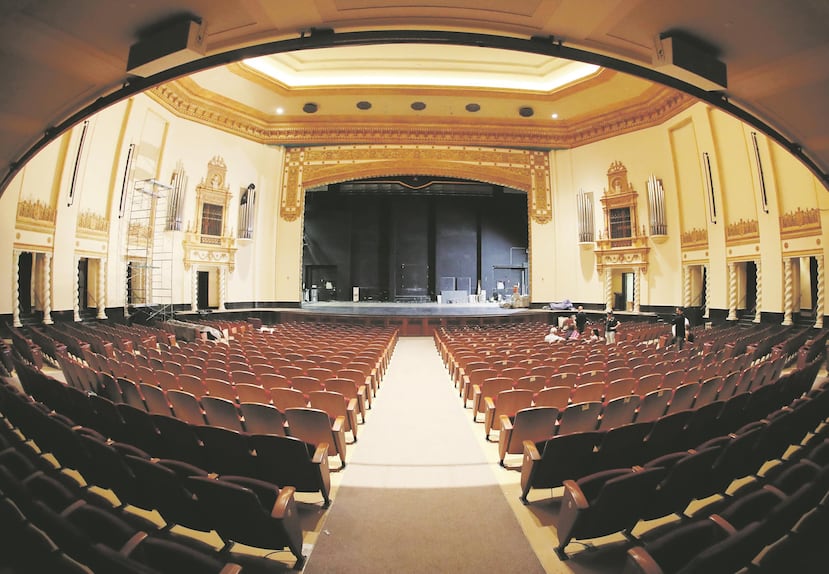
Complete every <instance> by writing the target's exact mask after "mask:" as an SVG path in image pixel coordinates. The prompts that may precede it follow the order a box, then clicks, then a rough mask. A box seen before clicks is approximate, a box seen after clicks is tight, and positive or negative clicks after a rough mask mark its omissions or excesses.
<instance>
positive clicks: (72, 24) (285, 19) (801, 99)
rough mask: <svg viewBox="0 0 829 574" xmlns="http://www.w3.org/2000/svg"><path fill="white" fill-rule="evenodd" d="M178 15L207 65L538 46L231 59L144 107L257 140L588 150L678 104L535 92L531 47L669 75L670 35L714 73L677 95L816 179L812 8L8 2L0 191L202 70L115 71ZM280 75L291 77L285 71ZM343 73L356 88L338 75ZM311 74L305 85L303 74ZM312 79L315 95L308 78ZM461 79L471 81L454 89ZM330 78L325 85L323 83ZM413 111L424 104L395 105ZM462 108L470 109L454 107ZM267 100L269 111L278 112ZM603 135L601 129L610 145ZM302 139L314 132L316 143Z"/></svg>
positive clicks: (824, 148)
mask: <svg viewBox="0 0 829 574" xmlns="http://www.w3.org/2000/svg"><path fill="white" fill-rule="evenodd" d="M183 15H185V16H190V17H193V18H198V19H199V20H200V21H201V22H202V23H203V26H204V28H203V30H204V35H205V47H206V49H205V55H206V56H207V57H208V60H205V61H204V62H207V63H208V64H209V65H211V66H213V65H218V64H223V63H227V62H232V61H235V60H237V59H238V58H239V55H240V53H238V52H235V53H234V52H232V51H234V50H240V49H241V50H247V53H245V54H244V55H259V54H264V53H266V52H267V48H261V49H260V48H256V47H257V46H260V45H262V44H268V43H272V42H280V41H282V42H287V43H288V44H289V45H290V46H292V47H296V48H303V49H306V48H310V47H317V46H338V45H342V44H346V43H347V42H345V41H343V40H341V39H343V38H347V37H348V35H349V34H359V33H365V34H370V33H376V34H378V35H379V34H383V33H389V32H390V31H403V30H406V31H409V33H410V34H412V33H416V32H417V31H421V32H422V34H423V36H428V35H429V34H432V33H435V32H437V31H442V32H447V33H457V34H463V33H474V34H481V35H486V36H487V37H491V38H496V39H498V38H501V39H504V41H505V42H506V43H507V44H509V41H510V40H515V41H516V42H519V43H521V42H523V44H521V45H522V46H524V45H531V46H539V50H538V51H540V52H543V53H544V54H545V55H544V57H539V56H538V55H537V54H522V53H521V52H516V51H509V52H503V51H500V52H499V51H489V50H484V49H483V48H480V49H476V46H479V45H480V44H479V43H478V42H477V41H475V40H474V39H473V40H470V41H469V42H461V43H466V44H467V45H466V46H465V47H464V48H463V49H459V50H455V51H454V52H453V51H452V50H449V48H448V47H447V42H446V41H445V40H443V41H442V42H441V43H442V44H443V45H438V46H437V47H432V48H430V50H431V52H428V51H427V52H423V53H421V54H420V55H417V54H415V52H414V51H413V50H411V49H407V46H406V44H405V43H403V42H400V43H397V42H395V45H394V46H393V47H388V46H383V47H381V46H371V47H370V48H368V49H366V48H363V47H359V48H353V49H352V48H349V49H343V50H339V51H337V50H335V51H331V50H328V49H326V50H317V51H315V50H308V51H303V52H292V53H285V54H282V55H280V56H279V57H278V58H277V60H278V62H277V63H276V64H273V65H278V66H281V67H282V69H283V74H282V76H281V77H280V79H279V80H276V81H275V80H272V79H267V78H266V76H265V75H264V74H262V73H261V70H260V71H256V70H254V69H253V68H251V67H250V66H248V65H241V64H234V65H232V66H230V67H228V68H224V69H218V68H217V69H212V70H208V71H205V72H202V73H201V74H199V75H198V76H195V77H193V78H189V79H187V80H183V81H180V82H175V83H173V84H169V85H168V86H167V87H166V88H165V89H161V88H159V89H157V90H155V92H154V95H155V97H157V98H159V99H160V100H164V99H165V94H167V95H168V96H170V95H171V94H173V95H175V94H176V93H177V92H178V91H179V90H184V91H186V92H187V93H188V95H192V96H193V97H196V98H198V97H203V98H205V97H206V96H211V95H212V94H219V95H221V96H222V97H223V98H226V100H225V101H228V102H231V103H232V104H233V105H232V106H231V107H234V106H235V108H236V110H237V111H239V112H240V113H244V114H247V115H248V116H249V118H250V119H249V121H251V122H252V124H253V125H254V127H255V128H256V130H261V134H260V135H257V137H260V139H262V140H263V141H268V137H269V135H268V134H270V135H273V134H279V133H283V131H284V130H285V129H298V128H299V127H300V126H303V125H304V126H306V127H307V126H311V127H313V128H314V129H317V128H318V127H319V125H320V124H322V123H327V124H330V123H331V122H332V121H334V123H335V124H337V125H347V124H349V123H354V122H360V123H365V122H369V123H371V122H374V123H377V124H380V123H383V122H391V121H394V122H400V121H403V122H411V123H418V122H421V121H424V118H428V119H427V121H428V122H430V123H433V124H449V125H455V126H457V127H459V128H461V131H462V132H464V133H466V131H468V130H466V128H467V127H468V126H478V125H481V124H484V127H485V128H486V126H494V127H492V128H491V129H493V130H496V128H497V130H501V131H504V132H506V133H511V132H510V130H512V133H514V134H516V135H515V139H514V140H510V139H508V140H507V142H506V145H526V146H542V147H544V145H545V144H546V146H547V147H555V146H557V145H561V146H573V145H580V144H582V143H585V142H586V141H590V140H589V138H587V137H585V133H586V129H587V126H589V125H590V124H591V123H596V122H599V123H604V124H606V125H611V124H613V119H614V118H618V116H619V115H628V116H631V117H638V118H640V119H641V118H644V117H646V116H647V115H648V110H649V108H653V107H657V108H660V109H661V110H663V112H664V113H665V114H669V113H673V112H672V111H673V110H676V109H678V107H681V106H682V105H684V103H687V102H686V100H685V99H683V98H679V99H677V98H676V97H673V96H672V95H671V94H672V91H671V90H670V89H668V88H664V87H661V86H654V85H652V84H651V83H650V82H648V81H644V80H640V79H635V78H630V77H628V76H627V75H625V74H619V73H615V72H612V71H608V70H605V71H599V72H596V73H594V74H593V75H590V76H588V77H586V78H585V79H582V80H580V81H578V82H576V84H574V85H569V86H565V87H560V88H554V87H552V84H550V82H552V79H553V77H554V76H555V75H556V73H557V70H559V67H560V65H559V63H556V62H554V61H553V60H552V59H551V58H548V57H547V55H548V53H555V52H556V46H559V43H560V45H561V46H563V47H564V48H563V50H564V51H567V50H572V51H573V52H577V53H578V54H596V55H597V56H596V57H595V58H596V59H597V60H601V62H599V63H604V60H602V59H603V57H605V56H607V57H611V58H613V62H614V63H616V64H618V65H617V66H615V67H621V68H625V67H626V66H627V65H631V66H634V67H636V68H637V69H639V70H641V71H645V72H648V71H651V70H652V71H655V72H657V74H668V75H671V74H674V73H675V72H676V70H675V69H673V68H665V67H657V66H655V65H654V64H653V62H654V59H655V55H656V51H657V48H658V47H660V40H659V38H660V34H663V33H672V32H683V33H686V34H689V35H691V36H693V37H694V38H696V39H698V40H699V41H701V42H702V43H704V44H705V45H707V46H709V47H710V48H711V49H712V50H713V51H715V52H716V56H717V57H718V58H719V60H721V61H722V62H724V63H725V64H726V65H727V67H728V86H727V88H725V89H724V90H721V91H719V92H717V93H715V94H710V93H708V92H705V90H703V89H700V88H699V87H698V86H697V87H695V86H693V85H688V86H684V87H688V88H689V89H691V91H692V92H694V94H695V95H697V96H702V97H709V98H710V101H712V102H714V103H716V104H719V105H722V106H724V107H725V109H726V111H731V112H732V113H735V114H736V115H739V116H743V117H749V118H751V117H756V118H759V120H758V121H757V122H756V125H758V126H759V127H760V129H763V130H764V131H766V132H767V133H770V134H771V135H772V136H773V137H775V138H776V139H777V140H778V141H780V142H781V143H783V144H784V145H786V146H787V147H788V148H789V149H791V150H792V151H793V152H794V153H796V154H799V155H800V156H801V158H802V159H803V160H804V161H805V162H806V163H807V165H809V167H810V168H811V169H812V170H813V171H814V172H815V173H817V174H818V175H819V176H820V177H821V178H823V180H824V182H829V176H827V172H829V115H827V114H826V113H825V109H826V105H827V103H829V34H827V33H826V27H827V23H829V3H827V2H824V1H804V2H797V3H792V2H784V1H782V0H731V1H729V2H721V1H719V0H700V1H697V2H686V1H682V0H605V1H602V2H583V1H582V0H511V1H510V2H502V1H500V0H475V1H472V0H441V1H440V2H437V1H435V2H421V3H417V4H414V3H411V2H408V1H403V0H305V1H303V2H295V1H294V2H289V1H287V0H286V1H273V0H244V1H242V0H240V1H227V2H215V1H211V0H185V1H178V2H176V1H172V0H142V1H138V0H135V1H127V0H123V1H112V0H78V1H73V2H65V1H64V0H16V1H10V2H3V3H2V4H0V66H2V69H3V70H4V72H5V74H4V76H5V79H6V81H4V82H3V83H2V84H0V176H2V177H3V178H4V179H3V180H2V182H0V186H2V187H5V184H7V183H8V181H9V177H10V176H11V175H13V174H14V173H15V172H16V170H17V169H18V168H19V166H20V165H21V162H22V161H25V160H26V159H28V157H29V156H30V155H31V154H32V153H34V152H35V151H36V150H37V149H38V148H39V147H40V146H42V145H44V144H45V143H46V142H47V141H49V139H50V138H52V137H54V135H55V134H57V133H59V132H60V131H62V130H64V129H66V128H68V127H70V126H71V125H72V124H73V123H74V122H76V121H78V120H79V119H81V118H82V117H83V116H84V115H85V114H87V113H90V112H91V111H93V110H94V109H95V108H96V106H102V105H106V104H109V103H112V102H113V101H116V100H117V99H119V98H122V97H125V96H128V95H130V94H131V93H134V92H135V91H136V90H140V89H144V88H146V87H150V86H152V85H153V84H155V83H158V82H159V81H160V80H162V79H163V80H169V79H173V78H175V77H177V76H179V75H181V74H182V73H184V72H185V71H186V72H189V71H193V70H195V69H197V68H198V67H200V66H202V65H203V64H199V63H194V64H191V65H185V66H184V67H182V68H179V69H175V70H172V71H168V72H161V73H160V74H159V75H158V76H155V77H149V78H147V79H144V78H137V77H134V76H133V75H131V74H129V73H127V56H128V53H129V48H130V46H131V45H133V44H134V43H136V42H137V41H138V40H139V38H141V37H145V36H146V34H147V33H148V32H151V31H152V30H153V29H154V28H157V27H158V26H159V25H160V24H162V23H164V22H168V21H170V20H171V19H174V18H177V17H181V16H183ZM312 29H316V30H319V29H332V30H333V31H334V34H333V35H329V34H325V33H319V32H316V33H311V31H312ZM415 35H416V34H415ZM303 36H304V38H305V40H300V39H299V38H300V37H303ZM533 37H535V38H543V40H535V41H534V42H530V41H529V39H530V38H533ZM391 38H392V39H394V36H393V35H392V36H391ZM368 41H369V40H366V39H362V40H360V41H358V42H355V43H357V44H364V43H366V42H368ZM487 42H488V41H487ZM485 43H486V42H485ZM283 45H285V44H283ZM280 49H282V48H280ZM522 49H523V48H522ZM533 51H534V50H532V49H531V50H530V52H533ZM568 53H569V52H568ZM223 54H228V55H227V56H224V55H223ZM470 55H471V56H472V57H470ZM378 57H379V61H378ZM585 59H590V57H587V58H585ZM372 60H374V61H373V62H372ZM369 64H371V65H373V66H374V67H373V68H370V67H367V66H369ZM378 64H380V67H381V68H383V70H384V71H385V72H389V71H392V72H394V73H396V74H399V73H402V72H403V71H405V69H409V70H413V71H415V72H418V71H419V70H426V69H427V67H428V68H430V69H437V73H435V72H434V71H433V72H430V73H429V74H427V73H425V72H424V73H421V74H420V75H421V76H427V75H430V77H433V78H435V80H433V81H427V82H418V81H414V80H411V82H412V83H410V84H408V85H406V87H405V88H401V84H400V82H394V83H393V85H386V84H383V83H378V81H379V72H377V71H376V70H377V67H378ZM427 65H428V66H427ZM419 67H420V68H419ZM285 70H289V71H290V70H293V76H290V75H287V74H286V73H284V72H285ZM355 70H357V71H358V74H357V76H358V77H359V78H360V81H356V80H353V79H352V80H349V77H352V78H354V77H355V75H354V74H353V72H354V71H355ZM372 70H373V71H372ZM312 73H313V74H316V79H314V78H312V79H309V80H302V77H303V76H304V77H310V76H309V74H312ZM435 74H437V75H435ZM325 76H328V79H329V81H328V82H327V84H329V85H323V84H321V83H320V79H319V78H321V77H322V78H324V77H325ZM371 76H373V79H369V77H371ZM461 76H464V77H461ZM519 76H521V77H523V78H524V79H527V78H531V79H532V78H535V79H534V81H535V84H534V85H530V86H527V85H520V86H519V85H518V84H517V83H516V79H517V78H518V77H519ZM470 78H474V79H477V80H478V84H476V85H468V84H469V82H467V80H468V79H470ZM421 79H422V78H421ZM682 79H687V78H686V77H685V76H683V77H682ZM335 80H336V82H337V85H334V86H332V85H330V84H331V83H332V82H334V81H335ZM403 81H406V80H403ZM544 82H547V84H544ZM303 83H304V85H303ZM291 84H294V85H293V86H292V85H291ZM481 84H483V85H481ZM248 88H251V89H248ZM672 97H673V100H672ZM207 99H209V98H207ZM170 101H171V100H168V105H171V107H174V106H172V104H170ZM416 101H417V102H422V103H423V104H425V106H426V107H425V109H422V110H416V109H412V107H411V104H412V103H413V102H416ZM357 102H369V103H370V104H371V108H370V109H368V110H361V109H358V108H357V107H356V106H357ZM308 103H313V104H316V111H315V112H314V113H308V112H304V111H302V108H303V106H305V105H306V104H308ZM467 104H478V105H479V106H480V108H479V110H478V111H477V112H469V111H467V108H466V106H467ZM660 106H661V107H660ZM278 107H282V113H277V111H276V108H278ZM521 107H531V108H532V109H533V112H534V113H533V115H532V116H531V117H529V118H527V117H524V116H521V115H520V114H518V113H517V112H518V110H519V108H521ZM554 113H556V114H558V117H557V118H555V119H553V118H552V114H554ZM528 125H529V126H531V127H532V129H533V131H536V132H538V133H540V135H539V136H537V138H536V140H533V141H526V140H525V141H523V142H522V141H520V139H521V138H520V137H518V134H519V133H520V132H521V131H527V130H526V127H527V126H528ZM618 125H619V124H618V123H617V124H616V127H615V128H613V129H608V130H607V131H606V132H605V133H606V134H607V135H610V134H611V133H612V132H613V131H614V130H615V129H619V128H618ZM640 127H641V126H640ZM486 129H489V128H486ZM486 129H485V130H484V131H486ZM637 129H638V127H637ZM269 130H270V131H269ZM464 130H466V131H464ZM497 130H496V131H497ZM311 131H313V130H311ZM257 133H258V132H257ZM314 133H315V134H316V135H314V136H313V137H318V138H325V137H329V136H330V133H328V134H325V133H320V132H319V131H316V132H314ZM593 137H596V136H595V135H594V136H593ZM599 137H601V136H599Z"/></svg>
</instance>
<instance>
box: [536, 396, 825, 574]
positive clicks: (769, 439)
mask: <svg viewBox="0 0 829 574" xmlns="http://www.w3.org/2000/svg"><path fill="white" fill-rule="evenodd" d="M828 396H829V391H823V393H822V396H819V397H816V398H813V399H804V401H803V403H802V404H800V405H797V406H795V407H794V408H792V409H782V410H780V411H778V412H776V413H774V414H772V415H770V417H769V420H763V421H757V422H755V423H751V424H749V425H746V426H745V427H743V428H741V429H738V430H737V431H736V432H735V433H733V434H732V435H724V436H722V437H716V438H715V439H712V440H710V441H706V442H705V443H703V444H701V445H699V446H698V447H696V448H695V449H691V450H687V451H676V452H672V453H669V454H667V455H663V456H660V457H657V458H655V459H652V460H650V461H648V462H645V463H644V464H642V465H641V466H639V465H637V466H632V467H621V468H611V469H605V470H600V471H598V472H594V473H591V474H588V475H586V476H583V477H581V478H578V479H575V480H574V479H565V480H563V481H562V484H563V486H564V493H563V498H562V505H561V512H560V514H559V516H558V522H557V525H556V526H557V532H558V539H559V544H558V546H557V548H556V550H557V552H558V553H559V554H560V556H561V557H562V558H566V554H565V548H566V546H567V545H568V544H569V542H570V541H571V540H572V539H586V538H598V537H601V536H605V535H608V534H612V533H615V532H630V531H631V530H632V529H633V527H634V526H635V525H636V524H637V523H638V522H640V521H642V520H651V519H655V518H660V517H666V516H669V515H680V516H684V513H685V512H686V509H687V508H689V505H690V504H691V502H692V501H695V500H704V499H707V498H708V497H711V496H712V495H719V496H720V497H721V498H722V497H727V496H728V495H727V491H728V489H729V487H730V486H731V485H732V483H733V482H734V481H735V480H737V479H742V478H745V477H752V478H753V477H756V476H757V474H758V473H759V472H760V470H761V468H763V467H764V465H766V464H768V463H769V462H770V461H773V462H775V463H778V464H786V463H787V461H785V459H784V456H785V455H786V453H787V452H788V451H789V449H790V447H791V446H796V447H800V446H801V443H802V442H803V441H804V440H806V439H807V437H808V436H809V435H810V433H812V432H814V431H815V429H817V428H818V426H819V425H821V424H822V422H823V421H824V420H825V418H826V417H825V415H826V411H825V406H826V404H827V397H828ZM807 405H813V406H814V408H811V407H810V406H807ZM821 456H823V457H824V458H829V457H827V456H826V453H824V454H823V455H821ZM781 461H783V462H781ZM536 470H539V469H538V468H536ZM531 471H532V468H531ZM827 486H829V470H827V471H825V472H824V473H823V479H822V484H821V488H822V492H821V493H819V497H820V498H822V497H823V496H824V495H825V494H826V491H827ZM777 494H779V493H777ZM787 494H792V493H791V492H789V493H787ZM812 494H814V491H812ZM781 498H782V497H781ZM776 502H779V499H777V500H776ZM720 505H721V504H720ZM706 508H707V511H708V512H709V513H710V512H714V511H715V510H716V508H717V503H711V504H710V505H709V506H708V507H706ZM798 508H799V509H800V511H799V514H800V515H802V514H803V513H805V510H806V509H808V505H807V506H806V507H805V508H804V507H802V506H798ZM698 514H699V511H697V512H695V513H694V515H695V516H696V515H698ZM729 571H730V570H729Z"/></svg>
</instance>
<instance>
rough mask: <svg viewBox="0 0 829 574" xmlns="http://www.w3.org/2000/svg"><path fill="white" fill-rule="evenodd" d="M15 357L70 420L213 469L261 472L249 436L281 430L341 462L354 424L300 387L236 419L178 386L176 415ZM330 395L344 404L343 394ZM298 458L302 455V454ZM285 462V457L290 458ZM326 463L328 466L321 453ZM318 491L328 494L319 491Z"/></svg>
mask: <svg viewBox="0 0 829 574" xmlns="http://www.w3.org/2000/svg"><path fill="white" fill-rule="evenodd" d="M15 360H16V362H17V365H16V366H17V369H16V370H17V373H18V376H19V378H20V381H21V383H22V385H23V388H24V390H26V391H27V393H29V394H30V395H32V396H33V397H34V398H35V399H36V400H39V401H43V403H44V404H47V405H49V407H50V408H53V409H54V410H55V411H56V412H58V413H61V414H63V415H65V416H68V417H69V418H70V419H71V420H72V421H73V422H76V423H78V424H81V425H83V426H85V427H89V428H92V429H95V430H96V431H97V432H99V433H101V434H102V435H103V436H106V437H107V438H110V439H113V440H116V441H119V442H126V443H129V444H133V445H135V446H137V447H139V448H141V449H142V450H144V451H146V452H148V453H150V454H151V455H154V456H159V457H163V458H179V459H181V460H185V461H187V462H190V463H191V464H195V465H197V466H207V468H208V469H209V470H211V471H216V472H218V470H217V469H218V468H221V469H222V470H223V472H224V473H225V474H228V473H230V474H242V475H250V476H261V473H260V474H258V475H257V474H256V471H254V470H252V467H253V461H254V460H255V457H254V458H251V457H250V455H251V453H252V452H255V450H256V449H255V448H253V447H252V446H251V445H250V444H249V442H248V440H247V436H248V435H268V436H271V435H272V436H281V437H284V436H285V435H286V434H290V435H291V436H292V437H293V438H295V439H300V440H301V441H303V442H304V443H308V444H311V445H315V446H319V445H321V444H325V445H326V448H325V449H323V451H325V452H327V453H328V455H330V456H338V457H339V459H340V464H341V466H343V467H344V466H345V458H346V444H347V442H346V435H345V433H346V432H347V431H349V430H352V427H351V426H350V425H351V423H355V425H356V417H354V416H352V417H351V421H350V422H349V423H346V421H345V417H344V416H337V417H334V418H333V419H332V418H331V417H329V415H328V413H327V412H326V411H324V410H321V409H317V408H311V407H308V406H307V399H305V398H304V397H303V396H302V394H301V393H299V392H298V391H291V392H294V393H296V394H297V395H299V396H298V397H297V398H298V400H299V403H298V404H297V406H295V407H292V408H287V409H286V410H285V411H284V412H282V411H280V410H278V409H277V408H276V407H274V406H272V405H266V404H260V403H243V405H241V406H240V407H241V408H243V409H244V411H243V412H244V414H245V418H244V421H241V420H240V419H239V418H238V416H237V407H236V405H234V404H233V403H231V402H230V401H227V400H224V399H216V398H211V397H203V401H204V405H205V406H207V408H208V409H209V410H208V411H203V410H202V408H203V407H202V404H201V403H200V401H198V400H197V399H196V398H195V397H192V396H191V395H187V394H186V393H182V397H189V399H190V401H192V403H189V402H182V403H181V409H180V410H179V411H178V412H177V416H172V415H171V413H170V412H169V411H168V412H167V413H166V414H164V413H155V414H154V413H151V412H148V411H147V410H145V409H144V408H142V407H138V406H134V405H133V404H130V403H126V402H120V403H114V402H112V401H110V400H109V399H107V398H106V397H104V396H101V395H95V394H92V395H86V394H84V393H82V392H81V391H78V390H77V389H75V388H73V387H70V386H69V385H66V384H64V383H62V382H61V381H58V380H56V379H54V378H52V377H49V376H48V375H46V374H44V373H42V372H41V371H38V370H37V369H34V368H33V367H32V366H29V365H26V364H25V363H21V362H19V359H15ZM329 394H333V393H329ZM174 396H177V395H174ZM334 399H336V400H338V401H339V404H340V405H341V406H342V405H343V398H342V397H341V396H340V397H334ZM335 406H336V401H333V404H332V405H331V408H332V409H333V408H334V407H335ZM350 406H351V411H350V413H349V414H351V413H353V412H354V408H353V404H350ZM188 413H189V414H188ZM188 416H189V418H192V419H193V420H192V421H191V422H187V418H188ZM233 421H236V423H235V424H237V425H239V428H228V427H232V426H233V425H234V423H233ZM354 428H356V426H355V427H354ZM352 434H354V432H353V431H352ZM264 440H265V439H262V441H264ZM272 451H274V449H273V448H269V449H268V452H272ZM223 452H226V453H227V459H226V460H225V459H223V454H222V453H223ZM306 455H307V453H306ZM305 458H307V456H305ZM258 460H260V461H261V460H263V459H258ZM274 460H276V461H280V460H281V459H279V458H277V459H274ZM298 460H299V461H300V462H307V461H306V460H304V459H303V458H302V457H300V459H298ZM238 461H243V462H244V463H245V464H244V465H242V463H241V462H239V463H238V465H237V462H238ZM283 462H284V463H285V464H287V463H288V462H290V459H288V460H286V461H283ZM324 462H325V467H326V469H327V465H328V460H327V457H326V459H325V461H324ZM262 464H264V462H262ZM317 464H320V463H317ZM234 465H236V466H234ZM261 472H264V470H263V471H261ZM326 472H327V470H326ZM271 478H274V477H273V476H271ZM285 480H288V479H284V480H283V479H279V481H278V482H279V483H280V484H281V485H290V486H297V487H300V488H301V485H298V484H294V483H291V482H285ZM316 484H317V486H316V487H315V488H313V489H312V490H321V489H322V486H320V485H319V484H320V483H316ZM323 490H324V489H323ZM324 496H327V495H326V494H325V492H324Z"/></svg>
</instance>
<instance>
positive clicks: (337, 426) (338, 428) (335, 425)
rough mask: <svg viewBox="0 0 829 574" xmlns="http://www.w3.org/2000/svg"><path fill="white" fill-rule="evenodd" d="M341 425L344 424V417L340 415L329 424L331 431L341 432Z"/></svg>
mask: <svg viewBox="0 0 829 574" xmlns="http://www.w3.org/2000/svg"><path fill="white" fill-rule="evenodd" d="M343 426H345V417H344V416H342V415H340V416H338V417H337V418H335V419H334V423H333V424H332V425H331V432H342V430H343Z"/></svg>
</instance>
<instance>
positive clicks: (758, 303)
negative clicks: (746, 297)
mask: <svg viewBox="0 0 829 574" xmlns="http://www.w3.org/2000/svg"><path fill="white" fill-rule="evenodd" d="M754 264H755V265H756V267H757V297H756V303H755V306H756V307H757V309H756V310H755V313H754V321H753V322H754V323H759V322H760V320H761V319H762V315H763V312H762V310H761V309H762V307H763V271H762V267H761V265H762V260H761V259H758V260H756V261H755V262H754Z"/></svg>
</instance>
